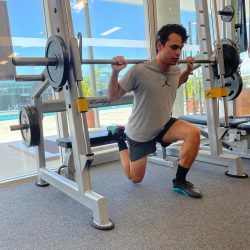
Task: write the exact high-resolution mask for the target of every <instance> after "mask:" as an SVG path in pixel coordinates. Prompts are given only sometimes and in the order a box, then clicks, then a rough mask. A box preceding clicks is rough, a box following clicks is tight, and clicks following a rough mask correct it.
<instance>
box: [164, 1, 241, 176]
mask: <svg viewBox="0 0 250 250" xmlns="http://www.w3.org/2000/svg"><path fill="white" fill-rule="evenodd" d="M195 6H196V15H197V24H198V32H199V44H200V50H201V53H202V54H203V55H205V56H206V57H208V58H210V57H211V56H212V46H211V41H210V29H209V17H208V6H207V1H200V0H196V1H195ZM216 13H217V12H216ZM216 15H217V14H216ZM217 31H218V26H217ZM202 76H203V83H204V89H210V88H213V82H214V75H213V70H212V68H211V66H209V65H207V66H205V67H204V66H203V65H202ZM225 105H226V104H225ZM218 110H219V108H218V104H217V99H216V98H212V99H206V113H207V120H208V134H209V145H210V147H209V151H207V150H200V151H199V154H198V156H197V158H196V160H197V161H201V162H207V163H210V164H215V165H221V166H225V167H227V168H228V171H227V173H228V174H229V175H231V176H235V177H245V174H244V173H243V170H242V161H241V157H240V156H237V155H234V154H226V153H224V152H223V150H222V139H221V137H220V135H221V134H222V133H223V132H224V131H225V129H224V128H220V126H219V111H218ZM225 111H226V110H225ZM222 130H223V131H222ZM179 151H180V148H179V147H175V146H173V147H170V148H169V149H167V154H168V155H173V156H175V157H177V156H178V155H179Z"/></svg>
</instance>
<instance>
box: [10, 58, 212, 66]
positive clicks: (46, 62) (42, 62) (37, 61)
mask: <svg viewBox="0 0 250 250" xmlns="http://www.w3.org/2000/svg"><path fill="white" fill-rule="evenodd" d="M145 61H148V60H143V59H142V60H136V59H135V60H126V63H127V64H139V63H143V62H145ZM12 63H13V64H14V65H15V66H57V65H58V64H59V60H58V59H57V58H42V57H37V58H34V57H13V58H12ZM81 63H82V64H118V65H119V63H116V62H115V61H114V60H112V59H110V60H108V59H83V60H82V62H81ZM177 63H178V64H183V63H187V60H179V61H178V62H177ZM194 63H202V64H203V63H204V64H210V63H215V61H212V60H209V59H204V60H203V59H201V60H195V61H194Z"/></svg>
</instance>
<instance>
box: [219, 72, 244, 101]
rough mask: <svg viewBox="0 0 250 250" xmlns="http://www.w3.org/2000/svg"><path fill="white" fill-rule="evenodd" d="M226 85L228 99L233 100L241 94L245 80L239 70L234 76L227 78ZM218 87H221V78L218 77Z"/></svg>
mask: <svg viewBox="0 0 250 250" xmlns="http://www.w3.org/2000/svg"><path fill="white" fill-rule="evenodd" d="M225 86H226V87H227V100H228V101H232V100H234V99H235V98H237V97H238V96H239V94H240V93H241V91H242V87H243V81H242V78H241V76H240V74H239V73H238V72H236V73H234V74H233V75H232V76H230V77H227V78H225ZM216 87H218V88H220V87H221V81H220V79H216Z"/></svg>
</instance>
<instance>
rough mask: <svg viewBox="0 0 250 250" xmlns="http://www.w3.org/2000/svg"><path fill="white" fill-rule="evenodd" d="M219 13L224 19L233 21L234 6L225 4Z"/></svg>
mask: <svg viewBox="0 0 250 250" xmlns="http://www.w3.org/2000/svg"><path fill="white" fill-rule="evenodd" d="M221 13H222V14H221ZM219 14H220V15H221V20H222V21H225V22H231V20H232V19H233V17H234V8H233V6H231V5H228V6H225V8H224V9H223V10H222V12H220V11H219Z"/></svg>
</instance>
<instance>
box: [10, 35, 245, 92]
mask: <svg viewBox="0 0 250 250" xmlns="http://www.w3.org/2000/svg"><path fill="white" fill-rule="evenodd" d="M221 43H222V47H223V56H224V68H225V77H229V76H231V75H233V74H234V73H235V72H236V71H237V69H238V67H239V64H240V58H239V54H238V51H237V49H236V46H235V45H234V44H233V42H231V41H230V40H229V39H224V40H222V41H221ZM145 61H147V60H127V63H128V64H138V63H142V62H145ZM217 61H218V58H217V53H216V51H214V53H213V57H212V59H201V60H199V59H198V60H195V63H197V64H212V65H213V69H214V73H215V76H216V77H218V70H217ZM186 62H187V60H179V61H178V63H179V64H183V63H186ZM12 63H13V64H14V65H15V66H45V67H46V70H47V73H48V79H49V81H50V84H51V86H52V87H53V89H54V90H55V91H57V92H59V91H60V90H62V87H63V86H64V85H65V83H66V82H67V80H68V74H69V67H70V62H69V55H68V51H67V47H66V45H65V42H64V40H63V39H62V38H61V37H60V36H58V35H53V36H51V37H49V39H48V41H47V44H46V49H45V57H26V58H25V57H13V58H12ZM81 63H82V64H116V62H115V61H114V60H106V59H84V60H81ZM20 79H21V80H22V81H25V80H27V81H31V80H32V76H27V77H26V76H20V75H17V76H16V80H20ZM34 79H35V80H42V79H43V77H41V76H40V75H38V76H37V75H36V76H34Z"/></svg>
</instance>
